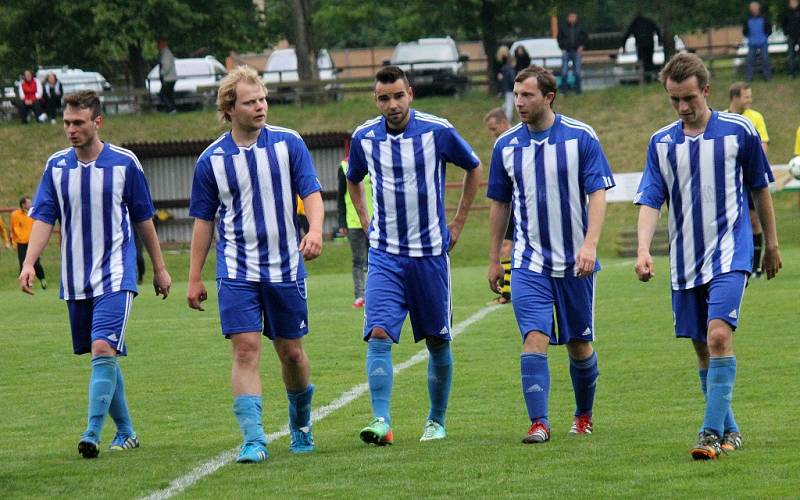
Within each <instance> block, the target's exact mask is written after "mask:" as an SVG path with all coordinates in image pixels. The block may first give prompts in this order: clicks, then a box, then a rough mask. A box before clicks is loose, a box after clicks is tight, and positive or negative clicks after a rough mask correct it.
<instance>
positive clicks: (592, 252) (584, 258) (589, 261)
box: [575, 241, 597, 278]
mask: <svg viewBox="0 0 800 500" xmlns="http://www.w3.org/2000/svg"><path fill="white" fill-rule="evenodd" d="M596 262H597V247H595V246H594V245H592V244H589V243H587V242H585V241H584V242H583V245H581V249H580V250H579V251H578V256H577V258H576V259H575V275H576V276H577V277H578V278H585V277H587V276H591V275H592V273H593V272H594V265H595V263H596Z"/></svg>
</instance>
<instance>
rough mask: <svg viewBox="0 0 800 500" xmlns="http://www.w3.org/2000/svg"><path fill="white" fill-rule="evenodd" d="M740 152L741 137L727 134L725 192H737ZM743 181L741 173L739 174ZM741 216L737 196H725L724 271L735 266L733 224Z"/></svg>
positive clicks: (721, 262) (721, 255) (722, 252)
mask: <svg viewBox="0 0 800 500" xmlns="http://www.w3.org/2000/svg"><path fill="white" fill-rule="evenodd" d="M738 154H739V139H738V138H737V137H736V136H735V135H728V136H725V192H726V193H735V192H736V157H737V156H738ZM739 180H740V181H741V173H740V174H739ZM738 217H739V203H738V200H737V198H736V196H726V197H725V219H726V220H727V230H726V231H725V234H724V235H723V237H722V241H720V266H721V268H722V272H723V273H727V272H730V270H731V268H732V267H733V253H734V250H735V241H734V234H733V224H734V222H736V219H737V218H738Z"/></svg>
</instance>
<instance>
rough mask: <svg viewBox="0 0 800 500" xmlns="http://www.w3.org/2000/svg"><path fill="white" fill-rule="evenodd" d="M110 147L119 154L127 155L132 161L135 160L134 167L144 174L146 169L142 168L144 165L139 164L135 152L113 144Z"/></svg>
mask: <svg viewBox="0 0 800 500" xmlns="http://www.w3.org/2000/svg"><path fill="white" fill-rule="evenodd" d="M108 146H109V147H110V148H111V150H112V151H114V152H115V153H119V154H122V155H125V156H127V157H128V158H130V159H131V160H133V163H134V165H136V168H138V169H139V170H140V171H142V172H144V169H143V168H142V164H141V163H139V158H137V157H136V155H135V154H133V152H132V151H131V150H129V149H125V148H121V147H119V146H115V145H113V144H109V145H108Z"/></svg>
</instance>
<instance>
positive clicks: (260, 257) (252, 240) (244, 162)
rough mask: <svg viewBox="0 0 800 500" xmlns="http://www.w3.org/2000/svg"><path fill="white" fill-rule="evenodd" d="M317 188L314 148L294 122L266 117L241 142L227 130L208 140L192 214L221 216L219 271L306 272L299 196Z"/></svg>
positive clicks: (259, 277) (263, 276) (284, 276)
mask: <svg viewBox="0 0 800 500" xmlns="http://www.w3.org/2000/svg"><path fill="white" fill-rule="evenodd" d="M321 189H322V187H321V186H320V183H319V180H318V179H317V173H316V171H315V169H314V162H313V161H312V159H311V154H310V153H309V151H308V148H307V147H306V144H305V143H304V142H303V139H302V138H301V137H300V135H299V134H298V133H297V132H295V131H294V130H289V129H286V128H282V127H275V126H272V125H267V126H265V127H264V128H263V129H262V130H261V133H260V134H259V136H258V139H257V140H256V142H255V143H254V144H253V145H251V146H249V147H246V148H244V147H239V146H237V145H236V143H235V142H234V141H233V138H232V137H231V134H230V132H226V133H225V134H223V135H222V136H220V138H219V139H217V140H216V141H214V142H213V143H211V145H210V146H208V148H206V150H205V151H204V152H203V153H202V154H201V155H200V157H199V158H198V159H197V165H196V167H195V171H194V180H193V182H192V198H191V201H190V203H189V215H191V216H192V217H196V218H198V219H202V220H207V221H211V220H214V217H215V216H217V215H218V216H219V222H218V223H217V233H218V236H217V278H227V279H236V280H245V281H264V282H272V283H282V282H288V281H296V280H298V279H302V278H304V277H305V275H306V272H305V268H304V267H303V258H302V256H301V255H300V252H299V251H298V249H297V248H298V244H299V242H300V235H299V232H298V230H297V228H298V224H297V215H296V214H297V196H298V195H299V196H300V197H301V198H305V197H307V196H309V195H310V194H312V193H315V192H317V191H320V190H321Z"/></svg>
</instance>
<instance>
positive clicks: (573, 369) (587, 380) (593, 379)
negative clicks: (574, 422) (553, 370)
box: [569, 352, 600, 417]
mask: <svg viewBox="0 0 800 500" xmlns="http://www.w3.org/2000/svg"><path fill="white" fill-rule="evenodd" d="M569 374H570V376H571V377H572V389H573V390H574V391H575V416H576V417H579V416H581V415H589V416H591V415H592V406H593V405H594V392H595V389H596V388H597V377H598V375H600V371H599V370H598V369H597V353H596V352H592V355H591V356H589V357H588V358H586V359H582V360H577V359H572V358H569Z"/></svg>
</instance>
